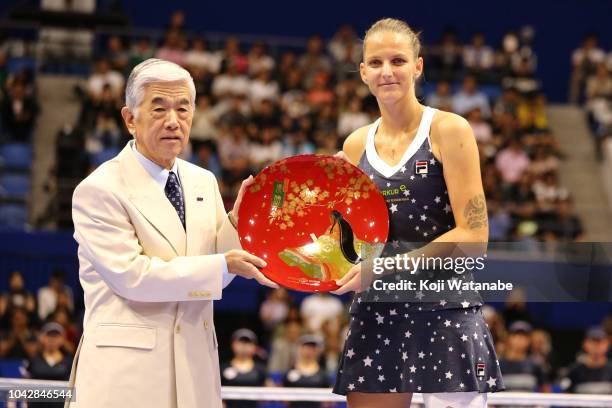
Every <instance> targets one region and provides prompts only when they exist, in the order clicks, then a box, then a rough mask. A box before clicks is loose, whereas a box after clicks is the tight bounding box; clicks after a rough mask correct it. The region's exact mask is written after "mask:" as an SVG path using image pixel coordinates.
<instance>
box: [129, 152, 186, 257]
mask: <svg viewBox="0 0 612 408" xmlns="http://www.w3.org/2000/svg"><path fill="white" fill-rule="evenodd" d="M119 163H120V166H121V174H122V175H123V180H124V182H125V185H126V190H127V194H128V197H129V198H130V201H131V202H132V203H133V204H134V206H136V208H137V209H138V211H140V213H141V214H142V215H143V216H144V217H145V218H146V219H147V221H149V223H151V224H152V225H153V226H154V227H155V228H156V229H157V230H158V231H159V232H160V233H161V234H162V235H163V236H164V238H166V240H167V241H168V242H169V243H170V245H171V246H172V248H173V249H174V251H175V252H176V254H177V255H179V256H182V255H185V253H186V252H185V250H186V248H185V246H186V242H185V241H186V235H185V230H184V229H183V225H182V224H181V220H180V218H179V216H178V214H177V213H176V210H175V209H174V207H173V206H172V204H170V201H169V200H168V198H167V197H166V195H165V194H164V192H163V191H162V189H160V188H159V185H158V184H157V183H156V182H155V180H153V178H152V177H151V176H150V175H149V173H147V171H146V170H145V169H144V167H142V166H141V164H140V163H138V160H137V159H136V156H134V152H132V147H131V144H130V143H128V145H127V146H126V147H125V148H124V149H123V150H122V151H121V153H119Z"/></svg>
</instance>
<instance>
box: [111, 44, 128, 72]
mask: <svg viewBox="0 0 612 408" xmlns="http://www.w3.org/2000/svg"><path fill="white" fill-rule="evenodd" d="M106 58H107V59H108V61H109V63H110V66H111V69H113V70H115V71H117V72H122V73H127V69H128V66H129V65H128V64H129V62H130V56H129V53H128V52H127V51H126V50H125V49H124V47H123V42H122V41H121V38H119V36H117V35H113V36H111V37H110V38H109V39H108V42H107V44H106Z"/></svg>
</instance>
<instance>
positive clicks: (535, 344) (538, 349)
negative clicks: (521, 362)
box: [529, 329, 556, 379]
mask: <svg viewBox="0 0 612 408" xmlns="http://www.w3.org/2000/svg"><path fill="white" fill-rule="evenodd" d="M529 355H530V357H531V361H533V362H534V363H535V364H537V365H538V367H540V370H541V371H542V373H543V374H544V377H545V378H548V379H552V376H553V373H554V369H555V368H556V365H555V364H556V356H555V354H554V352H553V347H552V341H551V338H550V333H548V332H547V331H546V330H542V329H535V330H533V331H532V332H531V347H530V349H529Z"/></svg>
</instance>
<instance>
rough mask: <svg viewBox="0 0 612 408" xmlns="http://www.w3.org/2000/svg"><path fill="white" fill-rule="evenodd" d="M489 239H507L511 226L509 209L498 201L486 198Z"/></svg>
mask: <svg viewBox="0 0 612 408" xmlns="http://www.w3.org/2000/svg"><path fill="white" fill-rule="evenodd" d="M487 211H488V212H489V241H499V242H501V241H507V240H508V239H509V237H510V235H509V232H510V229H511V228H512V218H511V217H510V213H509V211H508V210H507V209H506V208H505V207H504V206H503V205H502V204H501V203H500V202H498V201H496V200H488V201H487Z"/></svg>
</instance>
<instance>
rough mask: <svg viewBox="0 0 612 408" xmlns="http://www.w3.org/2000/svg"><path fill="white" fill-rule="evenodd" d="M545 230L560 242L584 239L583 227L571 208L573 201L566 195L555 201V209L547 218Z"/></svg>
mask: <svg viewBox="0 0 612 408" xmlns="http://www.w3.org/2000/svg"><path fill="white" fill-rule="evenodd" d="M545 230H546V231H548V232H550V233H552V234H553V235H554V237H555V238H556V240H558V241H561V242H575V241H583V240H584V228H583V226H582V222H581V221H580V218H579V217H578V216H577V215H576V213H575V210H574V208H573V201H572V199H571V198H569V197H567V198H564V199H559V200H557V202H556V211H554V212H553V216H552V217H551V218H550V219H549V220H548V223H547V225H546V226H545Z"/></svg>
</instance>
